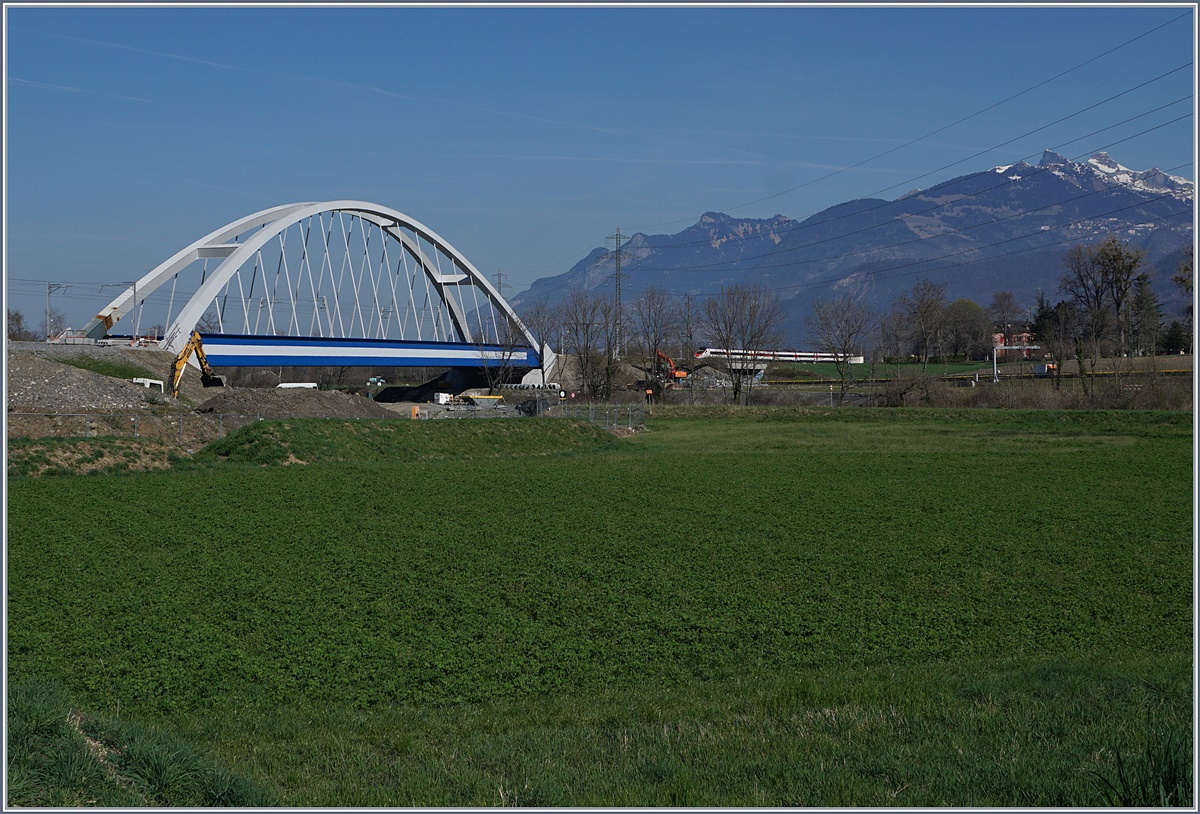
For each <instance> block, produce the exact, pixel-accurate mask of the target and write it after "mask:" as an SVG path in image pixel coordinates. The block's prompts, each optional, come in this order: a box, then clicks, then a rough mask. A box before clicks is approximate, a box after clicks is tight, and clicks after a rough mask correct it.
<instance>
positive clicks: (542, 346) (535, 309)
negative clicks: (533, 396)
mask: <svg viewBox="0 0 1200 814" xmlns="http://www.w3.org/2000/svg"><path fill="white" fill-rule="evenodd" d="M523 319H524V322H525V326H526V327H527V328H529V331H530V333H532V334H533V335H534V336H535V337H536V338H537V341H538V349H537V351H538V367H539V369H540V370H541V371H542V384H545V383H546V348H547V347H548V346H549V344H550V335H551V334H552V333H553V331H554V328H555V327H556V326H558V325H560V324H562V317H561V315H560V314H559V311H558V309H557V308H555V307H554V306H552V305H550V304H548V303H547V302H546V301H545V300H535V301H534V302H532V303H531V304H530V305H529V306H528V307H526V308H525V313H524V316H523ZM558 350H559V352H560V353H561V352H563V349H562V348H559V349H558Z"/></svg>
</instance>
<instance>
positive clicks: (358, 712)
mask: <svg viewBox="0 0 1200 814" xmlns="http://www.w3.org/2000/svg"><path fill="white" fill-rule="evenodd" d="M289 425H290V429H284V425H282V424H278V423H262V424H258V425H255V427H253V428H249V429H248V430H247V431H246V432H245V434H234V435H231V436H230V437H229V438H227V439H226V440H225V441H223V442H222V446H218V447H214V448H213V449H212V450H211V451H210V453H209V454H208V455H206V456H200V460H199V461H194V462H192V463H191V464H190V465H188V466H187V467H186V468H182V469H176V470H174V471H170V472H164V473H150V474H140V475H126V476H116V477H106V478H94V477H79V478H53V479H40V480H39V479H31V478H13V479H11V480H10V484H9V488H10V493H9V512H10V516H9V563H8V568H9V572H8V575H9V583H10V596H9V614H10V615H9V657H10V660H9V670H10V674H9V679H10V682H15V684H16V685H17V686H18V687H20V686H24V685H23V683H22V682H24V681H25V680H28V679H31V678H44V679H50V680H53V681H55V682H58V683H59V684H60V685H61V686H62V687H64V688H65V689H66V691H67V692H69V693H70V696H71V698H72V702H73V704H74V705H75V706H76V707H77V708H79V709H82V710H84V711H86V712H87V713H88V714H86V715H84V716H83V720H82V728H83V730H84V731H85V732H96V733H103V732H105V731H117V730H120V728H121V726H135V725H141V726H148V725H151V724H153V725H157V726H161V727H165V728H168V729H169V731H171V732H172V733H175V734H176V735H178V737H180V738H182V739H184V741H185V742H187V743H190V744H194V745H195V748H196V749H197V750H200V751H201V752H203V754H204V755H205V756H207V757H206V759H208V760H211V761H212V764H213V765H214V766H218V767H220V766H224V767H227V768H228V767H236V769H237V770H238V772H239V773H240V774H239V782H243V783H245V784H246V788H248V789H266V790H268V791H264V792H261V793H262V794H269V795H277V798H278V800H280V801H282V802H283V803H284V804H287V805H303V806H325V805H345V806H364V805H424V806H438V805H448V806H463V805H493V804H496V805H498V804H502V803H516V804H536V805H546V806H560V805H572V806H584V805H602V806H630V805H705V806H708V805H726V806H728V805H788V804H802V805H821V806H828V805H906V806H934V805H953V806H994V805H1056V806H1065V805H1093V804H1097V803H1103V802H1137V801H1139V800H1141V799H1142V798H1138V797H1136V796H1135V795H1137V794H1141V793H1145V794H1146V795H1149V796H1148V797H1146V798H1145V800H1143V801H1148V802H1154V803H1157V802H1160V801H1161V800H1160V798H1159V797H1156V796H1154V795H1157V794H1159V791H1158V782H1159V781H1160V780H1161V781H1162V782H1163V791H1164V792H1165V793H1175V794H1177V795H1178V794H1180V792H1179V791H1178V786H1179V783H1177V782H1176V781H1177V780H1178V778H1179V772H1181V771H1184V770H1185V769H1186V767H1188V766H1190V761H1191V753H1192V744H1191V740H1190V733H1191V728H1192V720H1191V707H1192V704H1191V693H1192V688H1191V676H1192V655H1191V654H1192V649H1193V642H1192V618H1191V608H1192V588H1191V573H1192V568H1191V564H1192V562H1191V561H1192V545H1191V524H1192V500H1191V483H1192V480H1191V416H1190V414H1179V413H1136V412H1122V413H1116V412H1080V413H1055V412H1042V413H1039V412H982V411H974V412H970V411H928V410H926V411H917V410H912V411H909V410H901V411H875V410H861V411H836V412H835V411H828V412H825V411H805V412H799V411H795V410H790V411H783V412H777V411H771V410H758V411H748V412H747V413H745V414H744V415H743V417H740V418H729V419H720V420H712V419H684V418H679V419H671V420H652V421H651V431H649V432H646V433H643V434H641V435H638V436H636V437H634V438H631V439H625V440H621V441H617V440H615V439H611V438H608V437H605V436H602V435H598V434H596V433H595V432H594V431H592V430H590V429H586V428H581V429H579V430H578V432H576V431H573V430H570V429H569V428H570V426H571V425H569V424H566V423H562V422H560V423H553V422H538V421H534V420H524V421H506V420H493V421H479V422H413V423H412V424H403V425H397V428H396V429H391V428H390V427H391V424H389V425H369V424H366V423H364V422H359V423H357V424H346V425H336V424H330V423H328V422H315V421H314V422H305V421H297V422H289ZM372 426H378V427H379V429H378V430H373V429H371V427H372ZM385 426H387V427H388V428H389V429H384V427H385ZM401 426H402V427H403V429H399V427H401ZM464 450H466V453H465V454H464ZM505 453H508V454H505ZM296 461H303V462H307V463H306V464H305V465H292V466H277V465H274V464H276V463H281V462H296ZM264 464H267V465H264ZM48 519H54V520H53V522H47V520H48ZM88 727H92V729H88ZM10 737H11V735H10ZM93 737H98V736H97V735H93ZM111 742H112V745H113V747H114V748H115V749H118V748H119V747H120V746H121V743H122V742H121V741H120V740H119V739H116V740H112V741H111ZM118 753H119V752H118ZM1118 756H1119V760H1118ZM1119 769H1120V770H1122V771H1123V772H1124V774H1123V775H1122V774H1121V773H1120V772H1119ZM30 771H32V770H30ZM30 771H26V774H25V775H24V776H26V777H28V776H30ZM1138 772H1143V773H1148V777H1149V779H1146V778H1143V777H1141V776H1140V775H1139V774H1138ZM1187 772H1188V775H1187V780H1188V782H1187V784H1186V790H1185V793H1186V797H1187V801H1188V802H1190V799H1191V798H1190V794H1191V789H1190V769H1187ZM32 774H33V776H34V777H35V778H36V777H38V776H39V775H37V773H36V772H33V773H32ZM43 774H44V772H43ZM191 776H192V777H204V776H211V773H210V774H209V775H205V773H204V771H201V770H200V769H195V770H194V771H192V772H191ZM1122 778H1124V779H1122ZM1106 781H1107V782H1108V783H1111V786H1109V785H1106ZM198 782H199V781H193V782H192V785H190V786H188V788H189V789H194V788H196V787H197V784H198ZM29 787H30V788H34V789H36V788H43V787H42V786H38V785H37V784H36V783H34V784H32V785H30V786H29ZM30 793H33V792H30ZM189 793H195V792H189ZM256 793H257V792H256ZM171 799H177V800H182V799H185V798H184V796H183V794H182V792H180V796H179V797H176V798H171ZM187 799H194V798H187ZM10 801H12V800H11V798H10ZM1171 802H1175V803H1178V802H1180V798H1179V797H1178V796H1176V797H1174V798H1172V799H1171Z"/></svg>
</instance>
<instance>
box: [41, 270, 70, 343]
mask: <svg viewBox="0 0 1200 814" xmlns="http://www.w3.org/2000/svg"><path fill="white" fill-rule="evenodd" d="M60 288H70V286H65V285H60V284H58V283H46V341H47V342H49V341H50V339H51V337H53V336H54V328H53V327H52V326H51V325H50V292H52V291H58V290H59V289H60Z"/></svg>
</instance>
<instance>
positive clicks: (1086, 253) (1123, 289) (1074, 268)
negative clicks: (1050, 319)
mask: <svg viewBox="0 0 1200 814" xmlns="http://www.w3.org/2000/svg"><path fill="white" fill-rule="evenodd" d="M1142 258H1143V253H1142V252H1140V251H1136V250H1131V249H1129V248H1128V247H1126V246H1125V245H1124V244H1122V243H1121V242H1120V241H1119V240H1117V239H1116V238H1114V237H1110V238H1108V239H1106V240H1105V241H1103V242H1102V243H1100V244H1098V245H1095V246H1090V247H1089V246H1083V245H1080V244H1076V245H1074V246H1072V247H1071V248H1070V249H1068V250H1067V253H1066V256H1065V257H1064V259H1063V265H1064V266H1065V267H1066V273H1064V274H1063V276H1062V277H1061V278H1060V279H1059V283H1058V290H1059V291H1060V292H1061V293H1063V294H1065V295H1066V296H1067V299H1068V300H1069V301H1070V303H1071V306H1072V307H1073V308H1074V309H1075V310H1076V311H1077V313H1078V315H1079V325H1078V330H1077V332H1076V350H1075V358H1076V359H1077V360H1078V361H1079V375H1080V381H1081V383H1082V384H1083V388H1084V391H1085V392H1087V393H1089V394H1090V393H1091V392H1092V391H1093V387H1094V384H1095V381H1094V379H1093V377H1094V376H1095V373H1096V367H1097V366H1098V365H1099V363H1100V359H1101V358H1102V357H1103V356H1104V355H1105V354H1106V353H1110V352H1112V351H1113V350H1115V349H1120V350H1121V351H1124V345H1125V341H1124V340H1125V336H1124V326H1123V325H1121V321H1122V320H1121V318H1122V316H1123V311H1124V309H1125V307H1126V300H1127V298H1128V294H1129V288H1130V286H1131V285H1132V284H1133V279H1134V272H1136V271H1137V268H1138V266H1139V265H1140V264H1141V262H1142ZM1114 329H1116V331H1117V332H1118V333H1119V339H1118V342H1117V343H1116V345H1115V347H1114V342H1113V333H1114Z"/></svg>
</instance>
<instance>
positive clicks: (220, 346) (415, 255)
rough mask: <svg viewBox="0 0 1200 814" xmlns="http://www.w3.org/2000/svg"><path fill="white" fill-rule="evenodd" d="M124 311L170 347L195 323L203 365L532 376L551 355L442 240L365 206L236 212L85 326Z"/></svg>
mask: <svg viewBox="0 0 1200 814" xmlns="http://www.w3.org/2000/svg"><path fill="white" fill-rule="evenodd" d="M122 319H124V320H125V324H126V325H128V331H129V334H130V335H132V336H137V335H139V334H140V332H141V331H142V330H143V329H145V330H146V331H149V332H153V333H154V334H155V335H156V336H159V337H160V338H158V340H157V345H158V347H159V348H160V349H162V350H169V351H171V352H173V353H179V352H180V351H182V350H183V348H184V345H185V344H186V342H187V340H188V338H189V337H190V336H191V334H192V331H193V330H196V331H199V332H200V334H201V337H202V338H203V342H204V350H205V354H206V356H207V357H208V362H209V364H210V365H212V366H213V367H223V366H224V367H230V366H270V367H278V366H283V367H288V366H305V367H307V366H324V365H330V366H360V367H382V366H399V367H435V368H455V367H458V368H486V367H493V368H494V367H497V366H503V367H505V368H509V369H511V370H512V371H513V372H514V373H515V372H521V373H526V374H528V375H527V376H526V379H527V381H529V382H530V383H536V382H538V381H540V377H538V378H535V376H536V372H535V371H534V369H535V368H538V367H539V366H543V367H544V368H545V369H546V370H547V371H549V369H550V368H551V367H552V365H553V363H554V358H555V354H554V353H553V351H551V350H549V349H548V348H544V347H543V348H539V347H538V343H537V341H536V339H535V338H534V336H533V335H532V334H531V333H530V332H529V329H528V328H526V326H525V324H524V323H523V322H522V321H521V320H520V318H519V317H518V316H517V315H516V313H515V312H514V311H513V310H512V307H511V306H510V305H509V304H508V303H507V302H506V301H505V300H504V298H503V297H502V296H501V295H500V292H499V291H497V290H496V288H495V287H494V286H493V285H492V284H491V283H490V282H489V281H488V279H487V278H486V277H485V276H484V275H483V274H481V273H480V272H479V270H478V269H476V268H475V266H473V265H472V264H471V262H470V261H469V260H467V258H466V257H464V256H463V255H462V254H461V253H460V252H459V251H458V250H457V249H455V248H454V247H453V246H451V245H450V243H448V242H447V241H446V240H444V239H443V238H442V237H440V236H439V235H438V234H437V233H436V232H434V231H433V230H431V229H429V228H428V227H426V226H425V225H423V224H422V223H420V222H419V221H417V220H414V219H413V218H411V217H409V216H408V215H405V214H404V213H402V212H398V211H396V210H395V209H391V208H389V207H386V206H382V205H380V204H375V203H368V202H365V201H350V200H343V201H326V202H316V203H294V204H286V205H284V206H276V207H272V208H270V209H264V210H263V211H261V212H256V213H254V214H252V215H248V216H246V217H244V218H241V219H239V220H236V221H234V222H233V223H230V224H229V225H227V226H224V227H222V228H220V229H218V230H216V231H215V232H212V233H210V234H208V235H206V236H205V237H203V238H201V239H199V240H197V241H196V242H194V243H192V244H191V245H189V246H187V247H186V248H184V249H182V250H180V251H179V252H177V253H176V254H175V255H174V256H172V257H170V258H169V259H167V260H166V261H164V262H163V263H161V264H160V265H159V266H157V267H156V268H154V269H153V270H151V271H150V272H149V273H148V274H146V275H145V276H143V277H142V278H141V279H140V280H138V281H137V282H136V283H132V284H130V285H129V287H128V288H126V289H125V290H124V291H122V293H121V294H120V295H119V296H118V297H117V298H116V299H114V300H113V301H112V302H111V303H109V305H108V306H106V307H105V308H104V309H103V310H102V311H100V313H99V314H97V315H96V317H95V318H94V319H93V320H92V321H91V322H89V323H88V325H87V326H86V327H85V328H84V332H85V334H86V335H87V336H88V337H90V338H92V339H102V338H104V337H105V336H110V335H114V333H113V331H112V329H113V327H114V325H115V324H116V323H117V322H118V321H119V320H122ZM193 364H194V360H193Z"/></svg>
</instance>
